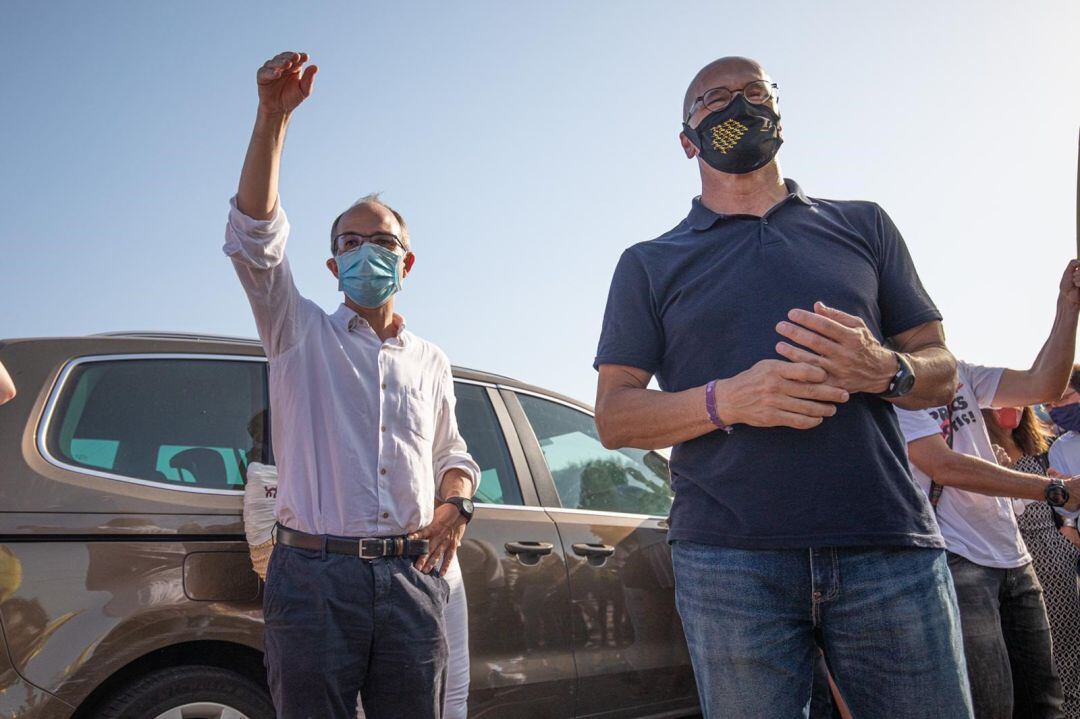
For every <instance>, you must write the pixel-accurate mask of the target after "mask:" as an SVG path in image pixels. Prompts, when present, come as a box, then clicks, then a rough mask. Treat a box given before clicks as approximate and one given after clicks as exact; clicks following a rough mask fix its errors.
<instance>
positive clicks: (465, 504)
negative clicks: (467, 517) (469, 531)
mask: <svg viewBox="0 0 1080 719" xmlns="http://www.w3.org/2000/svg"><path fill="white" fill-rule="evenodd" d="M461 508H462V509H463V510H465V513H466V514H472V513H473V501H472V500H471V499H462V500H461Z"/></svg>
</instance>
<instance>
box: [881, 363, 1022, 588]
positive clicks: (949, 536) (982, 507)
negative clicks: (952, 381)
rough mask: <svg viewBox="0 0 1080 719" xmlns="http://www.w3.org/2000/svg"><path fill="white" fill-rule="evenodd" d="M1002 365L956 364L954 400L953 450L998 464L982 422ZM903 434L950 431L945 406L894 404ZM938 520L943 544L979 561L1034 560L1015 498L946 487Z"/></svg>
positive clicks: (923, 479)
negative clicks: (1020, 525)
mask: <svg viewBox="0 0 1080 719" xmlns="http://www.w3.org/2000/svg"><path fill="white" fill-rule="evenodd" d="M1003 371H1004V370H1003V369H1001V368H997V367H980V366H978V365H973V364H968V363H967V362H957V363H956V374H957V380H958V387H957V390H956V398H955V399H953V401H952V424H953V450H954V451H956V452H961V453H963V454H967V455H971V456H973V457H980V458H981V459H985V460H986V461H987V462H992V463H993V464H997V458H996V457H995V456H994V449H993V447H992V446H991V444H990V436H989V435H988V434H987V433H986V424H985V423H984V422H983V416H982V412H980V411H979V410H980V409H982V408H984V407H992V406H993V403H994V395H995V394H997V388H998V383H999V382H1000V381H1001V373H1002V372H1003ZM896 414H897V416H898V417H899V418H900V429H901V430H902V431H903V433H904V439H905V440H906V441H908V442H914V441H915V440H917V439H922V438H923V437H929V436H931V435H934V434H941V435H942V436H943V437H946V436H948V430H949V413H948V410H947V408H945V407H934V408H932V409H926V410H904V409H900V408H899V407H898V408H896ZM911 473H912V474H913V475H914V476H915V480H916V481H917V482H918V483H919V486H921V487H922V488H923V491H924V492H926V493H927V495H929V494H930V477H928V476H927V475H926V474H925V473H923V472H922V471H921V470H919V468H918V467H916V466H915V465H914V463H912V464H911ZM937 520H938V524H939V525H940V526H941V536H942V537H944V538H945V546H946V547H947V548H948V550H949V551H950V552H955V553H956V554H959V555H960V556H962V557H964V558H965V559H968V560H970V561H972V562H974V563H975V564H979V565H982V566H984V567H994V568H998V569H1011V568H1013V567H1020V566H1023V565H1024V564H1027V563H1028V562H1030V561H1031V555H1030V554H1028V551H1027V547H1026V546H1025V545H1024V539H1023V537H1021V536H1020V530H1019V529H1018V528H1017V526H1016V515H1015V514H1014V513H1013V508H1012V501H1011V500H1010V499H1009V498H1008V497H989V496H987V495H985V494H978V493H976V492H966V491H964V490H962V489H957V488H956V487H945V488H944V489H943V490H942V492H941V499H940V500H939V501H938V506H937Z"/></svg>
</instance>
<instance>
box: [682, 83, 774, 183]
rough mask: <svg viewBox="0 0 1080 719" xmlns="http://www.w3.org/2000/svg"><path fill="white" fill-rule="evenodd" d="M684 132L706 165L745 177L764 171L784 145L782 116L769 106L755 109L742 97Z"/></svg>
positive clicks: (684, 124) (684, 128) (755, 107)
mask: <svg viewBox="0 0 1080 719" xmlns="http://www.w3.org/2000/svg"><path fill="white" fill-rule="evenodd" d="M683 132H685V133H686V136H687V137H688V138H690V142H692V143H693V144H694V147H696V148H697V149H698V152H700V153H701V159H702V160H704V161H705V163H706V164H707V165H708V166H709V167H711V168H713V169H714V170H719V171H720V172H727V173H730V174H732V175H744V174H746V173H747V172H753V171H754V170H757V169H758V168H761V167H764V166H765V165H767V164H769V162H770V161H771V160H772V159H773V158H774V157H776V152H777V150H779V149H780V145H781V144H783V142H784V136H783V134H782V133H781V131H780V116H779V115H777V114H776V113H775V112H773V110H772V108H770V107H769V106H768V105H753V104H751V103H749V102H747V101H746V98H745V97H743V96H742V95H741V94H740V95H736V96H735V99H734V100H732V101H731V104H729V105H728V106H727V107H725V108H724V109H723V110H718V111H717V112H714V113H712V114H710V115H707V116H706V117H705V119H704V120H702V121H701V123H700V124H698V126H697V127H696V128H693V127H690V126H689V125H687V124H686V123H685V122H684V123H683Z"/></svg>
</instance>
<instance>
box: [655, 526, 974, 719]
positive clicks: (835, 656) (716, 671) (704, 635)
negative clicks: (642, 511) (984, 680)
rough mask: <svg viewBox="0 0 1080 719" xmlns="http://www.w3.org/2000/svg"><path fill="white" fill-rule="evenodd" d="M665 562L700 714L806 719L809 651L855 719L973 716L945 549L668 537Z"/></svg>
mask: <svg viewBox="0 0 1080 719" xmlns="http://www.w3.org/2000/svg"><path fill="white" fill-rule="evenodd" d="M672 559H673V562H674V565H675V595H676V601H677V603H678V608H679V615H680V616H681V617H682V622H683V628H684V629H685V632H686V639H687V643H688V645H689V648H690V658H691V661H692V662H693V665H694V676H695V678H696V679H697V684H698V692H699V694H700V697H701V706H702V709H703V711H704V712H705V716H706V717H707V718H712V719H720V718H723V719H740V718H743V717H745V718H746V719H758V718H760V717H769V718H770V719H772V718H773V717H775V718H776V719H789V718H790V717H806V716H807V715H808V712H809V705H810V691H811V682H812V679H813V676H814V662H815V660H816V657H817V653H818V646H820V647H822V648H823V649H824V650H825V656H826V658H827V659H828V663H829V670H830V672H831V673H832V675H833V679H834V680H835V681H836V684H837V686H838V687H839V689H840V693H841V694H842V695H843V697H844V700H845V701H846V702H847V704H848V707H849V708H850V709H851V712H852V714H854V715H855V716H856V717H890V718H891V719H916V718H925V719H942V718H943V717H947V718H948V719H965V718H967V719H970V717H972V709H971V693H970V690H969V688H968V678H967V672H966V670H965V667H964V654H963V646H962V641H961V633H960V617H959V614H958V612H957V608H956V595H955V593H954V591H953V585H952V580H951V578H950V576H949V568H948V564H947V562H946V559H945V552H944V551H942V550H936V549H914V548H839V549H813V550H809V549H805V550H743V549H731V548H728V547H719V546H712V545H704V544H696V543H693V542H685V541H678V542H675V543H674V546H673V547H672Z"/></svg>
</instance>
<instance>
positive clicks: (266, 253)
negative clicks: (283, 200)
mask: <svg viewBox="0 0 1080 719" xmlns="http://www.w3.org/2000/svg"><path fill="white" fill-rule="evenodd" d="M288 237H289V220H288V218H287V217H286V216H285V211H284V210H283V209H281V207H280V206H278V207H276V208H275V209H274V216H273V217H271V218H270V219H269V220H255V219H252V218H250V217H248V216H247V215H245V214H244V213H243V212H241V211H240V210H239V208H237V206H236V198H235V197H233V198H232V199H231V200H229V221H228V224H227V225H226V227H225V246H224V247H223V248H222V250H223V251H224V252H225V254H226V255H227V256H228V257H229V258H230V259H231V260H232V263H233V267H234V268H235V270H236V275H237V277H239V278H240V284H241V285H242V286H243V288H244V292H245V293H246V294H247V297H248V302H250V303H251V311H252V314H253V315H254V316H255V326H256V328H257V329H258V332H259V337H260V339H262V343H263V348H264V349H265V350H266V354H267V356H268V357H274V356H276V355H280V354H282V353H283V352H285V351H286V350H288V349H290V348H291V347H293V346H294V345H296V344H297V343H298V342H299V341H300V337H301V335H302V329H303V326H304V322H303V317H302V315H303V312H304V307H305V304H306V300H304V298H303V297H301V296H300V293H299V292H298V291H297V289H296V285H295V283H294V282H293V277H292V270H291V269H290V268H289V261H288V259H286V257H285V242H286V240H287V239H288Z"/></svg>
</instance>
